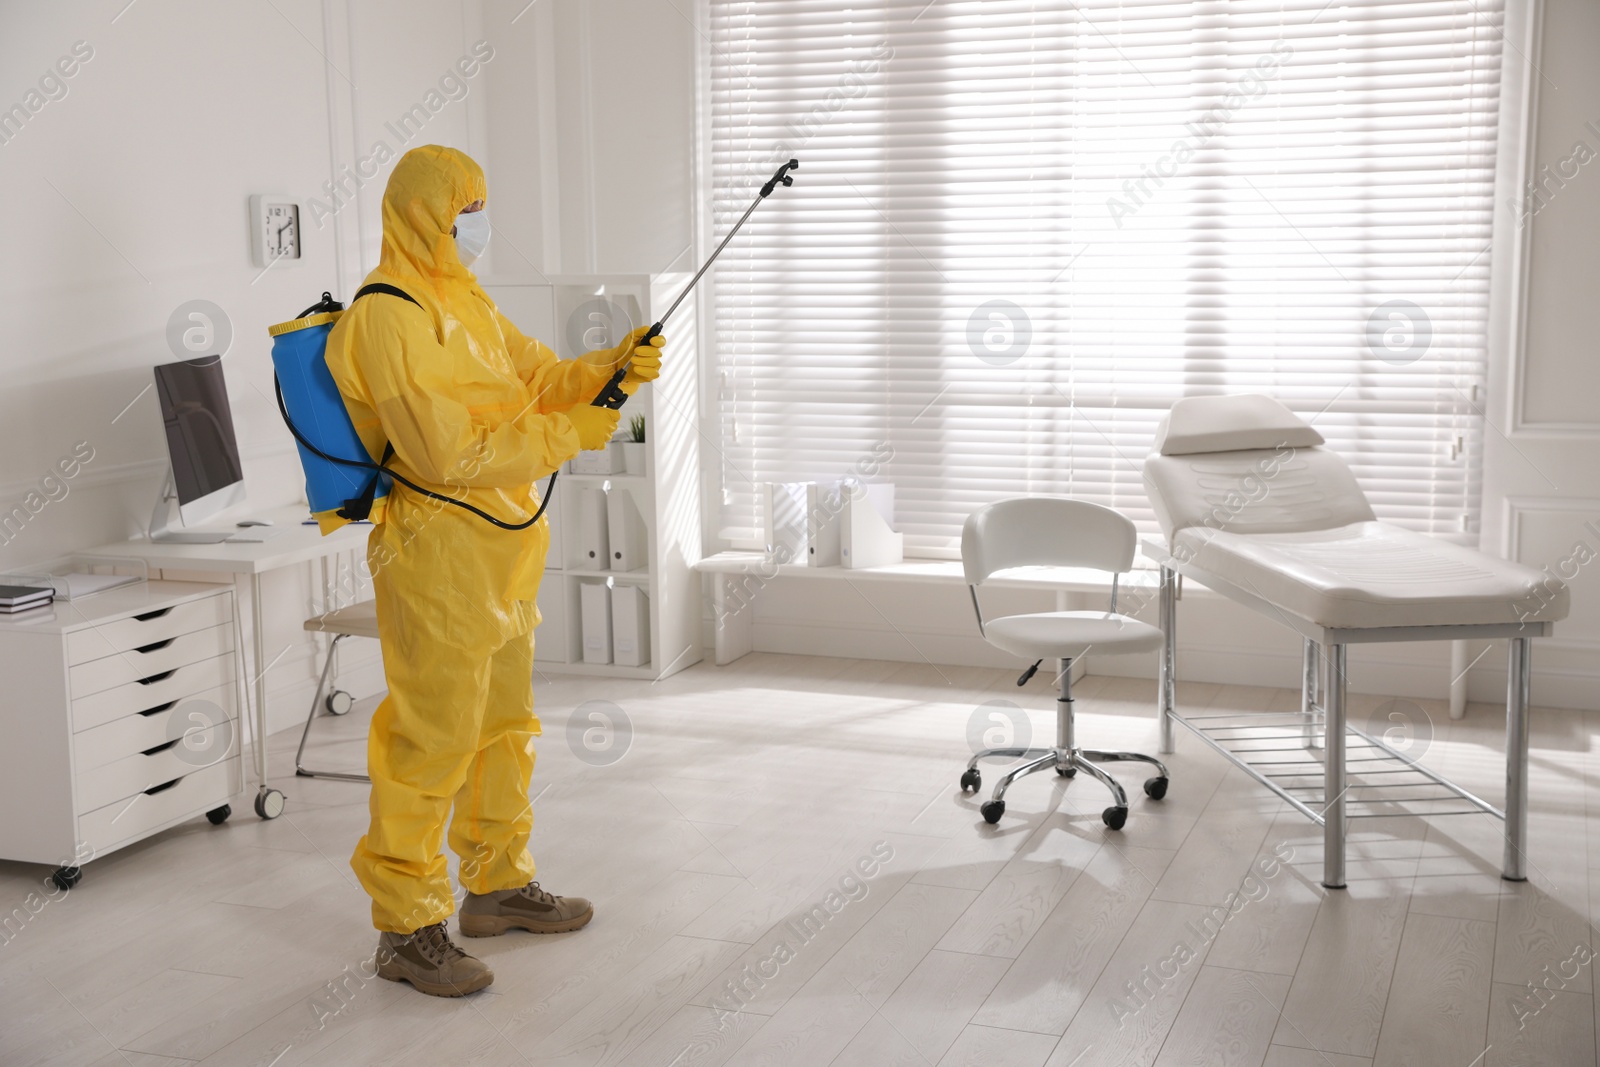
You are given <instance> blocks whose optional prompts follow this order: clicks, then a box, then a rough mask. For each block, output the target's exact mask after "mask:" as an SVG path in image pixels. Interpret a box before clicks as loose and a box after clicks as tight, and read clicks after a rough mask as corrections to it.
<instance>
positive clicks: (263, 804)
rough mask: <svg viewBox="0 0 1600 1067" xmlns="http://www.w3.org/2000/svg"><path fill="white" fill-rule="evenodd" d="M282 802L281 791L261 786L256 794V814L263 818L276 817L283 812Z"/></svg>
mask: <svg viewBox="0 0 1600 1067" xmlns="http://www.w3.org/2000/svg"><path fill="white" fill-rule="evenodd" d="M283 803H284V801H283V794H282V793H280V792H278V791H277V790H276V789H269V788H268V787H266V786H262V787H261V792H259V793H257V794H256V814H257V815H259V816H261V817H262V818H263V819H276V818H277V817H278V816H280V815H282V814H283Z"/></svg>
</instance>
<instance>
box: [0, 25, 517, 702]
mask: <svg viewBox="0 0 1600 1067" xmlns="http://www.w3.org/2000/svg"><path fill="white" fill-rule="evenodd" d="M125 6H126V10H124V8H125ZM478 22H479V14H478V10H477V4H476V2H475V0H451V2H438V0H435V2H428V3H423V2H421V0H417V2H413V3H410V4H406V5H404V8H403V11H402V10H400V8H399V5H396V4H392V3H382V2H380V0H275V2H274V4H259V3H247V2H243V0H239V2H217V0H144V2H141V3H136V4H133V5H131V6H127V5H126V0H106V2H95V3H87V2H77V3H60V4H34V3H22V2H16V0H11V2H6V3H4V4H0V72H4V73H3V74H0V107H8V106H9V105H10V104H11V103H13V102H18V101H23V100H24V94H25V93H26V92H27V91H28V90H29V88H30V86H31V85H33V84H34V83H35V82H36V81H37V79H38V78H39V76H40V75H41V74H42V73H44V72H45V71H46V70H47V69H48V68H50V67H51V65H52V64H53V63H54V62H55V61H56V59H57V58H58V57H60V56H62V55H65V54H68V53H70V51H71V49H72V47H73V45H74V42H77V41H84V42H87V47H88V48H92V50H93V55H92V58H91V59H89V60H88V61H87V62H85V63H83V64H82V65H81V68H80V69H78V70H77V71H76V72H75V73H74V75H73V76H72V77H71V78H70V79H67V80H66V87H67V93H66V95H65V96H64V97H63V98H61V99H58V100H54V101H50V102H49V103H47V104H46V105H45V106H43V107H42V108H41V109H40V110H39V112H38V114H36V115H33V116H32V117H31V118H30V119H29V120H28V121H27V123H26V124H25V125H24V126H23V127H22V128H21V131H20V133H17V134H15V135H14V136H12V137H11V138H10V140H9V141H8V142H7V143H4V144H0V202H3V203H5V204H6V205H7V211H6V239H5V240H3V241H0V293H3V294H4V299H3V302H0V303H3V306H4V307H5V309H6V313H5V315H4V316H0V510H4V509H9V508H10V507H11V505H12V504H14V503H20V502H22V501H24V500H25V499H26V495H27V493H28V492H29V491H30V489H33V488H36V487H37V485H38V483H39V480H40V479H41V478H42V477H43V476H44V475H45V473H46V472H48V471H49V470H50V469H51V467H52V466H53V465H54V464H55V463H56V461H57V459H58V458H59V457H61V456H63V455H65V454H67V453H68V452H70V451H71V450H72V448H73V446H74V444H75V443H77V442H80V441H82V442H87V443H88V445H89V447H91V448H92V449H93V451H94V458H93V459H92V460H91V461H90V462H89V463H88V464H87V466H86V467H85V468H84V470H83V472H82V473H81V474H79V475H78V476H77V477H75V478H74V479H72V481H71V482H70V483H68V490H67V493H66V495H65V497H64V498H63V499H60V500H59V501H53V502H50V503H48V504H47V505H46V506H45V507H43V509H42V510H41V511H39V513H38V514H37V516H33V517H31V518H30V521H28V522H27V523H26V525H25V526H24V527H23V528H22V529H20V531H15V536H10V537H9V538H8V541H7V543H5V544H4V545H3V546H0V567H15V566H22V565H25V564H27V563H29V562H36V561H40V560H42V559H45V558H48V557H51V556H55V555H58V554H61V553H65V552H69V551H72V550H74V549H80V548H87V547H90V546H94V545H98V544H102V543H105V542H109V541H114V540H117V539H120V538H125V537H129V536H132V535H135V534H137V533H139V532H141V531H142V530H143V528H144V524H145V522H146V521H147V519H148V517H149V513H150V506H151V503H152V501H153V498H154V494H155V491H156V485H157V480H158V478H159V476H160V473H161V471H163V470H164V468H165V462H166V458H165V456H166V453H165V447H164V444H163V441H162V437H161V432H160V421H159V414H158V411H157V406H156V403H155V397H154V393H153V391H146V387H147V386H148V385H149V384H150V380H151V379H150V367H151V366H152V365H153V364H156V363H163V362H170V361H171V360H173V359H175V358H178V356H177V355H175V354H174V353H173V352H172V351H171V350H170V349H169V348H168V345H167V343H166V340H165V331H166V324H167V319H168V316H169V315H170V314H171V313H172V311H173V310H174V309H175V308H177V307H178V306H179V305H180V304H182V303H183V302H185V301H188V300H192V299H197V298H198V299H205V300H210V301H212V302H214V303H216V304H218V305H219V306H221V307H222V308H223V309H224V311H225V312H226V313H227V315H228V317H229V319H230V320H231V322H232V327H233V337H234V339H233V344H232V347H231V349H230V350H229V351H228V353H227V355H226V357H225V359H224V367H225V370H226V374H227V379H228V389H229V393H230V398H231V401H232V405H233V413H234V420H235V425H236V429H237V432H238V435H239V440H240V446H241V450H242V452H243V454H244V466H245V477H246V482H247V486H248V489H249V494H250V504H249V505H248V506H247V507H245V508H243V509H240V510H239V511H238V513H237V514H238V515H245V514H248V513H250V511H251V510H253V509H255V508H264V507H270V506H274V505H283V504H289V503H292V502H296V501H298V500H300V499H301V497H300V494H301V488H302V486H301V481H300V473H299V466H298V463H297V461H296V459H295V457H294V455H293V453H292V451H291V440H290V438H289V436H288V434H287V432H286V431H285V429H284V427H283V425H282V422H281V420H280V418H279V416H278V413H277V410H276V407H275V406H274V404H273V402H272V401H271V399H270V398H271V396H272V373H271V363H270V359H269V355H268V353H269V347H268V346H269V340H268V337H267V333H266V328H267V326H268V325H269V324H271V323H275V322H281V321H283V320H285V319H288V318H292V317H293V316H294V315H295V314H297V313H298V312H299V311H300V310H301V309H302V308H304V307H306V306H307V305H309V304H311V303H313V302H314V301H315V300H316V298H317V295H318V294H319V293H320V292H321V291H322V290H323V289H332V290H333V291H334V292H336V293H342V294H343V295H344V296H346V297H347V296H348V295H349V293H350V292H351V291H352V287H353V285H354V284H355V283H356V282H358V281H359V279H360V277H361V275H362V274H363V273H364V271H365V270H366V269H367V268H369V267H371V266H372V265H373V264H374V263H375V261H376V255H377V234H378V228H377V210H376V203H377V197H378V196H379V194H380V193H381V190H382V183H383V180H384V178H386V177H387V168H385V169H384V172H383V174H382V175H379V176H378V177H377V178H376V179H375V180H374V181H373V182H372V183H370V184H369V185H368V186H367V188H365V189H364V190H362V191H361V202H360V206H359V208H358V209H356V208H353V209H352V210H350V211H348V212H339V213H338V214H336V215H334V216H333V217H332V219H331V220H326V221H325V222H324V225H322V226H321V227H318V226H317V225H315V224H314V223H313V222H311V220H310V218H309V217H307V218H306V219H304V220H303V222H304V223H305V228H306V237H305V242H304V244H305V260H304V263H303V264H302V265H300V266H296V267H292V268H283V269H274V270H271V271H268V272H266V273H265V274H263V273H262V272H261V271H260V270H258V269H257V268H255V267H254V266H252V264H251V261H250V242H249V230H248V228H247V210H246V209H247V202H248V198H249V196H250V195H251V194H253V193H284V194H289V195H292V196H294V197H296V198H298V199H300V200H301V201H302V202H303V203H306V204H307V205H308V206H309V204H310V201H311V200H312V199H313V198H318V197H322V196H323V183H324V182H327V181H329V180H330V178H331V177H332V176H334V175H335V174H336V172H337V168H338V167H339V166H340V165H343V164H352V165H353V164H354V163H355V160H356V156H355V154H354V153H355V146H359V147H360V149H361V153H362V154H365V153H366V151H367V150H368V149H369V148H370V146H371V144H372V142H373V141H375V140H376V139H378V138H379V137H382V136H387V137H388V139H389V141H390V142H391V145H392V146H393V147H395V148H404V147H407V145H405V144H403V143H402V142H400V140H399V139H398V138H396V137H395V136H393V135H392V134H386V133H385V131H384V129H383V125H382V124H383V122H384V120H386V119H389V118H392V117H394V116H397V115H399V114H400V113H401V112H402V111H403V110H404V109H405V108H407V107H409V106H410V105H411V104H413V103H416V102H418V101H419V100H422V99H423V98H424V96H425V94H426V93H427V91H428V90H429V89H430V88H436V87H437V83H438V80H439V78H440V76H441V75H443V74H444V73H446V72H448V71H449V70H450V69H451V66H452V64H454V63H455V61H456V60H457V58H458V57H460V56H461V55H463V54H464V53H466V52H467V51H468V49H469V46H470V45H471V43H472V42H473V41H475V40H478V39H479V38H480V36H481V32H480V31H481V27H480V26H479V25H478ZM492 66H493V64H492V62H491V64H490V67H492ZM467 84H468V87H469V89H470V91H469V92H468V94H467V95H466V97H465V99H462V100H456V101H447V103H446V105H445V106H443V107H442V108H441V109H440V110H439V112H438V113H437V114H431V115H430V116H429V121H428V123H427V125H426V126H425V127H424V130H423V135H424V136H423V137H416V138H413V140H412V141H411V144H416V143H422V142H423V140H427V141H433V142H438V143H444V144H451V145H456V146H458V147H461V148H463V149H466V150H468V151H474V150H475V149H478V148H479V147H480V145H479V144H478V143H477V142H478V141H479V140H481V125H480V127H479V129H480V134H479V135H475V134H474V119H475V118H477V117H478V116H477V115H476V112H477V111H478V110H479V109H480V108H481V102H482V98H483V93H482V86H483V79H482V78H481V77H480V78H477V79H475V80H474V81H472V82H470V83H467ZM358 242H359V243H358ZM57 495H60V494H59V493H57ZM36 500H37V498H36ZM313 578H314V575H313V573H312V571H311V569H310V568H301V569H298V570H295V571H293V572H286V573H282V574H276V575H272V576H271V577H270V583H269V587H268V589H267V596H266V598H265V599H266V605H265V606H266V609H267V629H268V631H269V635H268V638H269V639H268V646H269V647H271V648H282V647H283V646H285V645H291V646H293V647H292V650H291V653H290V654H288V655H286V656H284V658H283V659H282V660H280V661H278V663H277V665H276V666H274V667H273V668H272V670H271V672H270V673H269V675H268V677H269V681H270V684H271V687H272V698H271V700H270V701H269V704H270V705H271V706H272V708H273V711H274V716H273V720H274V722H275V724H278V725H284V724H287V723H288V722H291V721H293V719H294V718H296V717H299V716H301V715H303V714H304V711H303V709H304V704H303V703H302V699H305V698H308V697H309V690H310V686H311V684H312V683H313V681H314V677H313V675H312V659H313V651H314V650H313V646H312V644H311V643H310V642H309V641H308V640H307V639H305V637H304V635H303V634H302V633H301V631H300V623H301V621H302V620H303V619H304V618H305V616H306V615H307V614H308V613H309V612H310V610H311V609H312V607H313V604H314V602H315V594H316V593H317V592H318V591H320V583H319V582H318V583H314V581H313ZM314 584H315V588H314ZM362 644H363V643H361V642H357V643H355V646H354V647H352V648H351V649H350V653H351V654H350V655H348V656H346V657H345V665H346V666H347V667H348V668H349V669H348V670H347V671H346V675H347V678H346V681H347V682H350V683H351V686H350V687H351V688H354V689H356V690H357V691H358V692H359V691H362V690H365V691H367V692H371V691H374V690H376V689H377V688H379V687H380V686H381V674H380V673H379V672H378V671H377V669H376V667H377V659H376V650H375V648H370V647H369V648H367V649H362V648H361V647H360V646H361V645H362ZM363 664H364V667H363Z"/></svg>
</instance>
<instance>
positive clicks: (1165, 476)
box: [1144, 394, 1376, 541]
mask: <svg viewBox="0 0 1600 1067" xmlns="http://www.w3.org/2000/svg"><path fill="white" fill-rule="evenodd" d="M1322 443H1323V441H1322V435H1321V434H1319V433H1318V432H1317V431H1316V430H1315V429H1314V428H1312V427H1311V425H1310V424H1308V423H1307V422H1305V421H1304V420H1303V419H1301V418H1300V417H1299V416H1298V415H1296V414H1294V413H1293V412H1292V411H1290V410H1289V409H1288V408H1287V407H1285V406H1284V405H1283V404H1281V403H1279V402H1278V401H1277V400H1274V399H1272V398H1271V397H1267V396H1261V395H1258V394H1247V395H1243V396H1193V397H1185V398H1184V399H1182V400H1179V401H1178V402H1177V403H1176V404H1174V405H1173V406H1172V411H1171V413H1170V414H1169V415H1168V416H1167V418H1165V419H1163V420H1162V421H1161V425H1160V427H1159V428H1158V429H1157V430H1156V439H1155V445H1154V454H1153V455H1151V456H1150V457H1148V458H1147V459H1146V460H1145V463H1144V484H1145V490H1146V491H1147V492H1148V494H1149V497H1150V504H1151V506H1152V507H1153V508H1154V509H1155V513H1156V518H1157V519H1158V520H1159V521H1160V523H1161V529H1162V532H1163V533H1165V534H1166V535H1167V539H1168V540H1169V541H1170V540H1171V539H1172V537H1173V535H1174V534H1176V533H1177V532H1178V531H1179V530H1182V529H1185V528H1187V527H1190V526H1208V527H1211V528H1213V529H1220V530H1229V531H1232V532H1234V533H1286V532H1291V531H1299V530H1327V529H1332V528H1334V527H1338V526H1347V525H1349V524H1350V523H1353V522H1370V521H1372V520H1373V519H1374V518H1375V517H1376V516H1374V514H1373V511H1372V506H1371V505H1370V504H1368V503H1367V497H1366V494H1365V493H1363V492H1362V491H1361V486H1360V485H1358V484H1357V483H1356V479H1355V475H1353V474H1352V473H1351V472H1350V468H1349V467H1348V466H1346V465H1345V462H1344V460H1343V459H1341V458H1339V456H1338V455H1337V454H1336V453H1334V452H1330V451H1328V450H1327V449H1325V448H1321V447H1319V446H1320V445H1321V444H1322Z"/></svg>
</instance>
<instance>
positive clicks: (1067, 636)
mask: <svg viewBox="0 0 1600 1067" xmlns="http://www.w3.org/2000/svg"><path fill="white" fill-rule="evenodd" d="M1133 549H1134V528H1133V523H1132V522H1131V521H1129V520H1128V519H1127V518H1126V517H1125V516H1123V515H1122V514H1120V513H1119V512H1116V511H1113V510H1111V509H1110V508H1105V507H1101V506H1100V505H1099V504H1090V503H1088V502H1086V501H1082V500H1062V499H1059V498H1047V497H1024V498H1020V499H1016V500H1002V501H1000V502H999V503H995V504H990V505H989V506H988V507H985V508H981V509H979V510H978V511H976V512H974V513H973V514H972V515H970V516H968V518H967V523H966V526H965V527H964V528H963V529H962V531H961V564H962V568H963V570H964V571H965V572H966V578H967V587H968V588H969V589H970V590H971V592H972V609H973V611H975V612H977V615H978V632H979V633H981V634H982V635H983V637H984V639H985V640H986V641H988V642H989V643H990V644H991V645H994V646H995V647H996V648H999V649H1003V650H1005V651H1007V652H1010V653H1013V654H1014V655H1017V656H1021V657H1022V658H1024V659H1029V660H1033V661H1034V664H1033V667H1032V668H1030V669H1029V670H1028V671H1027V673H1025V674H1024V675H1023V676H1022V677H1021V678H1020V679H1018V681H1017V684H1018V685H1022V684H1023V683H1025V682H1026V681H1027V680H1028V679H1029V678H1030V677H1032V675H1033V671H1034V670H1035V669H1037V668H1038V666H1039V664H1040V663H1042V662H1043V661H1044V660H1046V659H1052V658H1054V659H1059V660H1060V665H1061V683H1060V684H1061V695H1060V696H1058V697H1057V698H1056V744H1055V747H1054V748H990V749H984V750H983V751H981V752H979V753H978V754H977V755H975V756H973V757H972V758H971V759H970V760H968V761H967V771H966V773H965V774H963V775H962V776H961V791H962V792H964V793H965V792H969V791H970V792H973V793H976V792H977V791H978V790H979V788H981V786H982V784H983V780H982V776H981V775H980V774H979V772H978V761H979V760H981V759H984V758H987V757H991V756H1005V757H1010V758H1020V759H1022V760H1025V761H1026V762H1024V763H1023V764H1022V765H1021V766H1019V767H1016V768H1015V769H1013V770H1011V771H1010V772H1008V773H1007V774H1006V775H1004V776H1003V777H1002V778H1001V779H1000V781H998V782H997V783H995V787H994V797H993V799H991V800H988V801H985V802H984V804H983V806H982V807H981V808H980V810H981V811H982V812H983V817H984V819H985V820H987V821H988V822H991V823H995V822H999V821H1000V816H1002V815H1004V814H1005V810H1006V802H1005V795H1006V790H1007V789H1009V788H1010V787H1011V783H1012V782H1014V781H1016V780H1017V779H1018V778H1021V777H1023V776H1024V775H1028V774H1032V773H1034V772H1035V771H1042V770H1045V769H1046V768H1051V769H1054V770H1055V772H1056V773H1057V774H1059V775H1061V776H1062V777H1063V778H1071V777H1072V776H1073V775H1075V774H1077V773H1078V769H1079V768H1082V769H1084V770H1086V771H1088V772H1089V773H1090V774H1092V775H1094V777H1096V778H1098V779H1099V780H1100V782H1101V783H1102V784H1104V785H1105V787H1106V788H1107V789H1109V790H1111V795H1112V796H1113V798H1115V801H1116V803H1115V804H1113V805H1112V806H1111V807H1109V808H1107V809H1105V811H1103V812H1102V813H1101V815H1100V817H1101V819H1103V820H1104V821H1105V824H1106V825H1107V826H1109V827H1110V828H1111V829H1113V830H1120V829H1122V826H1123V824H1124V823H1126V822H1127V821H1128V797H1127V794H1126V793H1124V792H1123V791H1122V786H1121V785H1119V784H1118V783H1117V781H1116V779H1114V778H1112V777H1111V776H1110V775H1109V774H1107V773H1106V772H1105V771H1103V770H1101V769H1100V768H1099V767H1097V766H1095V764H1096V763H1121V762H1127V761H1136V762H1139V763H1149V764H1151V765H1153V766H1154V767H1155V768H1156V770H1157V771H1158V772H1159V773H1158V775H1157V776H1156V777H1154V778H1151V779H1149V780H1147V781H1146V782H1145V783H1144V791H1145V794H1146V795H1147V796H1149V797H1150V798H1151V799H1153V800H1160V799H1161V798H1162V797H1164V796H1166V795H1167V769H1166V767H1164V766H1162V764H1161V761H1160V760H1158V759H1156V758H1155V757H1154V756H1146V755H1144V754H1142V753H1139V752H1099V751H1096V750H1094V749H1083V748H1079V747H1078V744H1077V741H1076V739H1075V737H1074V735H1073V721H1072V661H1073V660H1074V659H1076V658H1077V657H1079V656H1081V655H1083V654H1084V653H1085V652H1087V651H1088V650H1089V649H1090V648H1095V649H1099V650H1100V651H1102V652H1107V653H1122V652H1147V651H1154V650H1155V649H1156V648H1158V647H1160V645H1161V641H1162V637H1161V631H1160V630H1158V629H1156V628H1155V627H1154V626H1150V625H1148V624H1147V623H1142V622H1139V621H1138V620H1137V619H1130V618H1129V617H1128V616H1126V615H1118V614H1117V576H1118V575H1120V574H1122V573H1123V572H1124V571H1127V570H1128V569H1129V568H1131V567H1132V566H1133ZM1033 566H1047V567H1090V568H1094V569H1095V570H1103V571H1110V572H1111V609H1110V610H1109V611H1104V612H1101V611H1047V612H1039V613H1036V614H1032V615H1007V616H1005V617H1003V618H999V619H989V620H987V621H985V620H984V617H983V609H982V607H980V606H979V604H978V586H980V585H982V584H983V583H984V582H985V581H986V580H987V579H988V578H989V577H990V575H992V574H994V573H995V572H996V571H1002V570H1006V569H1008V568H1011V567H1033Z"/></svg>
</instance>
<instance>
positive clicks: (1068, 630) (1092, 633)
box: [983, 611, 1161, 659]
mask: <svg viewBox="0 0 1600 1067" xmlns="http://www.w3.org/2000/svg"><path fill="white" fill-rule="evenodd" d="M983 636H984V637H985V639H987V640H988V642H989V643H990V644H991V645H993V646H995V647H996V648H999V649H1004V650H1005V651H1007V652H1010V653H1012V654H1013V655H1017V656H1023V657H1025V658H1027V659H1059V658H1067V659H1076V658H1077V657H1079V656H1081V655H1083V654H1084V653H1085V652H1087V651H1088V650H1089V649H1090V648H1093V649H1095V650H1097V651H1099V652H1106V653H1110V654H1113V655H1120V654H1122V653H1125V652H1148V651H1150V650H1151V649H1154V648H1160V647H1161V631H1160V630H1158V629H1156V628H1155V627H1154V626H1151V625H1150V624H1148V623H1143V622H1140V621H1139V620H1138V619H1130V618H1128V616H1126V615H1114V614H1111V613H1109V612H1104V611H1047V612H1040V613H1038V614H1034V615H1006V616H1003V617H1001V618H998V619H991V620H990V621H989V622H987V623H985V624H984V629H983Z"/></svg>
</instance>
